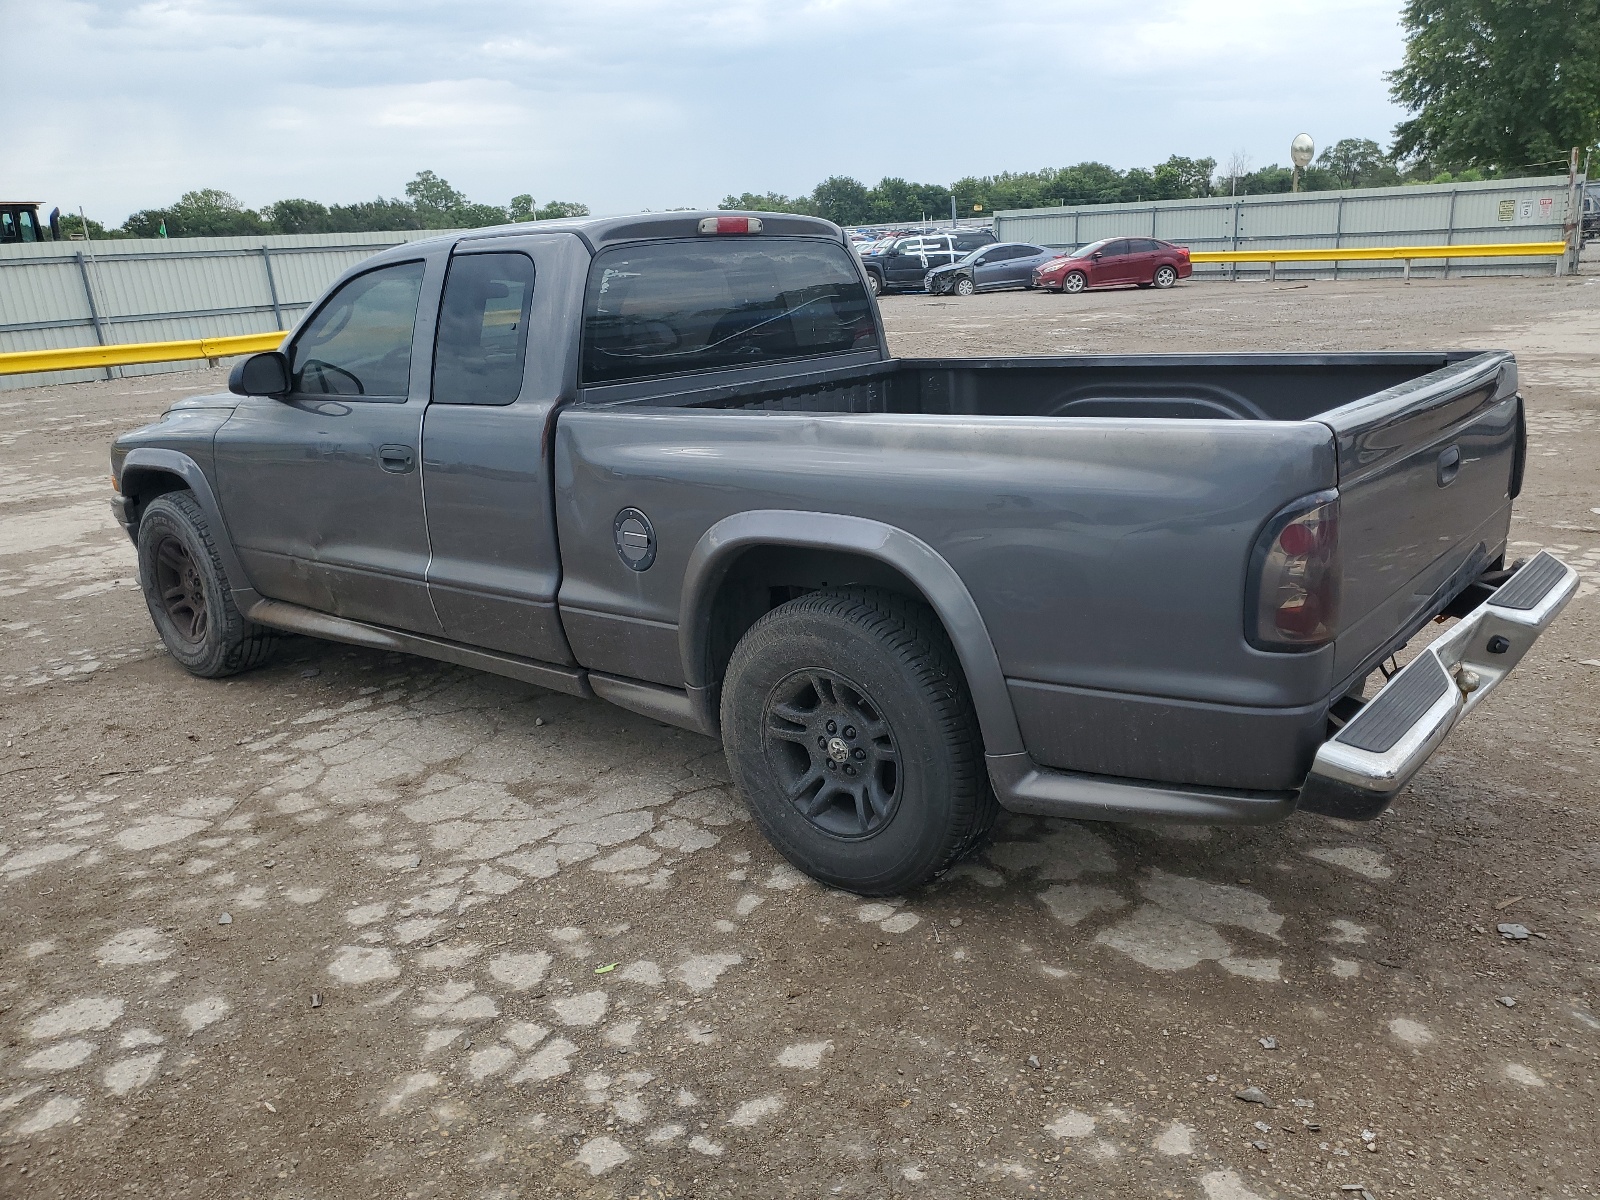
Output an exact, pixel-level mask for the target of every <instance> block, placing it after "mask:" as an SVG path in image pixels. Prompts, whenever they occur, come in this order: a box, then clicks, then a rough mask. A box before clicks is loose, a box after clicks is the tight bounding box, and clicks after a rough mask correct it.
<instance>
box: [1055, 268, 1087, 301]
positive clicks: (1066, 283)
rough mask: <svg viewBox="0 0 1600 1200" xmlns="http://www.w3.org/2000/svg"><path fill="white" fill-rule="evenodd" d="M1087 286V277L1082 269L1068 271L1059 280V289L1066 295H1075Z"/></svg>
mask: <svg viewBox="0 0 1600 1200" xmlns="http://www.w3.org/2000/svg"><path fill="white" fill-rule="evenodd" d="M1088 286H1089V277H1088V276H1087V275H1085V274H1084V273H1083V272H1082V271H1069V272H1067V277H1066V278H1065V279H1063V280H1062V281H1061V290H1062V292H1063V293H1065V294H1066V295H1068V296H1076V295H1077V294H1078V293H1079V292H1081V291H1083V289H1084V288H1086V287H1088Z"/></svg>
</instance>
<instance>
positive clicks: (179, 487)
mask: <svg viewBox="0 0 1600 1200" xmlns="http://www.w3.org/2000/svg"><path fill="white" fill-rule="evenodd" d="M121 482H122V487H121V491H122V495H123V498H124V499H125V500H127V502H128V504H127V507H126V508H125V509H124V510H123V512H124V515H125V516H126V517H127V519H128V524H129V527H130V528H132V529H137V528H138V527H139V518H140V517H141V516H143V515H144V510H145V506H146V505H148V504H149V503H150V501H152V500H154V499H155V498H156V497H157V496H165V495H166V494H167V493H168V492H186V491H188V490H189V485H188V484H187V483H185V482H184V481H183V479H182V477H181V476H178V475H174V474H172V473H171V472H170V471H150V470H139V469H137V468H136V469H134V470H132V471H125V472H123V476H122V481H121Z"/></svg>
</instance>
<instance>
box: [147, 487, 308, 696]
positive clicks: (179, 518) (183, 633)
mask: <svg viewBox="0 0 1600 1200" xmlns="http://www.w3.org/2000/svg"><path fill="white" fill-rule="evenodd" d="M139 586H140V588H141V589H142V590H143V591H144V600H145V604H146V605H147V606H148V607H149V609H150V619H151V620H152V621H154V622H155V626H156V632H157V633H159V634H160V635H161V640H162V642H163V643H165V644H166V647H167V651H168V653H170V654H171V655H172V657H173V658H174V659H176V660H177V661H178V663H179V664H180V665H181V666H182V667H183V668H184V670H186V671H188V672H189V674H191V675H198V676H200V678H202V679H218V678H221V677H222V676H224V675H237V674H238V673H239V672H240V671H248V670H250V669H252V668H253V667H259V666H260V665H261V664H262V663H264V662H266V661H267V659H268V658H269V657H270V656H271V654H272V650H273V647H274V646H276V645H277V642H278V635H277V634H276V633H274V632H273V631H272V630H270V629H267V628H265V627H263V626H260V625H257V624H255V623H253V622H251V621H247V620H245V619H244V617H243V616H242V615H241V614H240V612H239V609H238V608H237V607H236V606H235V605H234V603H233V587H232V584H231V583H230V582H229V580H228V576H227V573H226V572H225V571H224V570H223V568H222V558H221V555H219V554H218V552H217V544H216V540H215V538H214V537H213V535H212V532H211V524H210V522H209V521H207V520H206V515H205V511H204V510H203V509H202V508H201V507H200V505H199V503H198V502H197V501H196V500H195V498H194V496H193V495H192V494H191V493H189V492H186V491H179V492H168V493H167V494H166V495H164V496H159V497H157V498H156V499H155V500H152V501H151V502H150V504H149V505H147V506H146V508H145V510H144V515H143V516H142V517H140V519H139Z"/></svg>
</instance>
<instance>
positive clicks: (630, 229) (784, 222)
mask: <svg viewBox="0 0 1600 1200" xmlns="http://www.w3.org/2000/svg"><path fill="white" fill-rule="evenodd" d="M707 217H760V218H761V225H762V229H761V232H760V233H758V234H739V235H734V236H739V237H754V238H762V237H825V238H829V239H831V240H833V241H836V242H841V243H842V242H845V241H846V240H847V239H846V238H845V235H844V231H843V230H842V229H840V228H839V226H837V225H835V224H834V223H833V222H832V221H824V220H823V219H822V218H821V217H802V216H798V215H796V214H794V213H769V212H757V211H753V210H751V211H746V210H744V209H738V210H730V209H725V208H724V209H718V208H712V209H702V210H699V211H696V212H663V213H633V214H630V215H628V216H621V217H562V218H560V219H559V220H554V221H525V222H523V223H521V224H518V225H495V226H491V227H489V228H487V229H473V230H469V231H467V232H465V233H462V234H460V235H458V238H457V240H459V241H463V242H465V241H479V240H486V239H489V238H497V237H519V236H523V235H526V234H529V233H575V234H577V235H578V236H579V237H580V238H582V239H583V240H584V241H586V242H587V243H589V246H590V248H591V249H593V250H599V249H601V248H602V247H604V246H608V245H615V244H617V243H619V242H638V241H645V240H650V239H655V238H698V237H710V236H715V235H711V234H702V233H701V232H700V222H701V221H703V220H704V219H705V218H707Z"/></svg>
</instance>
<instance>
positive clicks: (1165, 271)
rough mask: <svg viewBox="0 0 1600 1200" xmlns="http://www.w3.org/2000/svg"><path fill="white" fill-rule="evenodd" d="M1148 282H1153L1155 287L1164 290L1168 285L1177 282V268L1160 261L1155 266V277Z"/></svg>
mask: <svg viewBox="0 0 1600 1200" xmlns="http://www.w3.org/2000/svg"><path fill="white" fill-rule="evenodd" d="M1150 282H1151V283H1153V284H1155V285H1156V287H1158V288H1160V289H1161V290H1162V291H1166V290H1167V289H1168V288H1169V287H1171V286H1172V285H1173V284H1175V283H1177V282H1178V271H1177V268H1176V267H1172V266H1169V265H1168V264H1166V263H1162V264H1161V265H1160V266H1159V267H1157V268H1156V274H1155V278H1154V279H1152V280H1151V281H1150Z"/></svg>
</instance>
